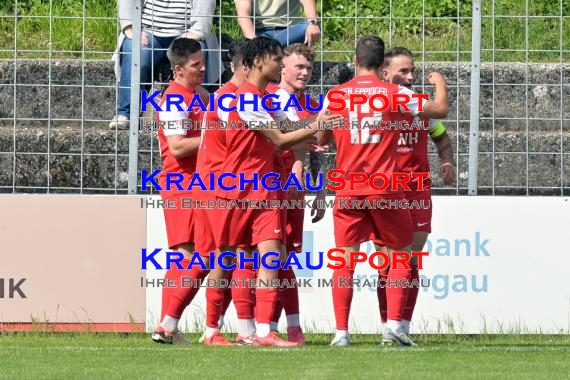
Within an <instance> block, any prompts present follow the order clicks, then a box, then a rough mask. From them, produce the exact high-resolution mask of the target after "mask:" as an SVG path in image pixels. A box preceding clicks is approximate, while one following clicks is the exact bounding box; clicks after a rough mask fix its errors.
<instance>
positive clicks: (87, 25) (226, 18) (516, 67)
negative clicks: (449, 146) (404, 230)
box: [0, 0, 570, 195]
mask: <svg viewBox="0 0 570 380" xmlns="http://www.w3.org/2000/svg"><path fill="white" fill-rule="evenodd" d="M148 1H149V0H147V2H137V1H130V2H129V3H131V4H132V5H133V6H137V7H138V9H137V12H138V13H137V12H134V13H133V14H135V15H137V18H136V19H134V20H133V29H134V30H135V31H136V30H137V28H141V27H142V29H145V26H144V22H145V21H144V20H143V18H144V17H142V14H143V12H144V7H145V6H147V7H148V5H143V3H144V4H148ZM187 4H188V5H187V6H186V7H192V2H191V1H189V2H188V3H187ZM215 5H216V6H215V8H214V7H212V11H211V12H212V14H211V15H208V14H204V15H198V16H200V17H204V18H210V17H211V20H212V29H211V32H212V33H213V35H214V36H215V40H216V41H217V46H216V47H215V48H211V47H209V46H208V47H206V49H205V51H206V52H209V53H213V55H214V57H215V58H214V59H215V60H217V61H218V62H217V63H218V64H219V65H220V67H221V69H220V70H219V71H218V72H217V75H215V76H213V77H212V78H214V79H212V78H210V80H209V82H210V83H207V85H209V86H208V87H207V88H208V89H209V90H211V91H212V90H214V89H215V88H216V87H217V85H218V84H219V83H220V82H224V81H225V80H227V79H228V77H229V75H230V73H229V71H228V67H229V65H228V60H227V47H228V45H229V42H230V41H231V40H232V39H236V38H241V37H242V32H241V30H240V27H239V26H238V17H237V14H236V10H235V4H234V2H233V1H223V2H220V1H219V0H218V3H217V4H215ZM477 7H478V8H477ZM316 10H317V14H318V17H319V25H320V31H321V38H320V39H319V40H318V42H317V43H316V44H315V46H314V48H315V51H316V53H317V61H316V62H315V65H314V71H313V78H312V80H311V82H310V85H309V87H310V92H312V93H314V94H317V93H324V92H326V91H327V90H328V89H329V88H331V87H333V86H335V85H337V84H338V83H341V82H344V81H346V80H348V79H350V78H351V76H352V75H353V74H354V65H353V64H352V60H353V55H354V48H355V46H356V42H357V40H358V38H360V37H362V36H364V35H368V34H376V35H380V36H381V37H382V38H383V39H384V40H385V41H386V45H387V47H388V48H390V47H395V46H402V47H407V48H409V49H410V50H412V51H413V52H414V54H415V58H416V62H415V63H416V67H417V69H418V75H417V80H416V88H415V89H416V90H417V91H418V92H428V93H432V92H433V88H432V87H431V86H430V85H428V84H427V82H426V75H427V74H428V73H429V72H431V71H434V70H436V71H440V72H442V73H443V74H444V75H445V77H446V79H447V81H448V90H449V94H450V113H449V115H448V117H447V119H446V120H445V121H444V122H445V125H446V129H447V131H448V133H449V135H450V137H451V139H452V141H453V149H454V153H455V160H456V163H457V169H458V178H457V182H456V183H455V185H453V186H443V184H442V183H441V182H440V181H439V178H438V176H437V171H438V169H439V162H438V157H437V153H436V151H435V148H434V146H433V145H432V144H430V162H431V166H432V177H433V180H434V193H435V194H450V195H451V194H493V195H501V194H510V195H536V194H541V195H567V194H568V193H569V192H570V191H569V189H570V185H569V184H568V179H567V178H568V177H569V175H570V157H569V153H568V152H569V149H568V144H569V141H570V140H569V139H568V133H569V129H568V128H569V123H568V117H569V115H568V112H569V111H568V109H569V107H565V104H566V103H567V102H568V100H567V99H568V97H567V96H566V95H567V94H568V92H569V86H570V85H568V84H566V83H565V82H567V81H566V79H567V76H568V72H569V70H568V68H569V67H568V64H567V62H568V58H569V52H570V50H569V45H570V39H569V38H568V33H569V32H570V20H569V19H570V2H568V1H567V0H551V1H533V0H525V1H512V0H495V1H485V2H482V4H481V2H480V1H459V0H455V1H447V2H435V1H431V0H411V1H405V2H403V1H393V0H370V1H362V0H354V1H352V2H346V1H345V2H343V1H336V0H332V1H327V2H323V1H320V2H317V3H316ZM147 11H148V9H147ZM181 12H184V10H182V9H181ZM192 12H193V8H191V9H189V10H187V11H186V12H185V13H187V14H189V15H191V14H192ZM479 14H480V17H479ZM194 17H196V15H194ZM288 17H289V18H291V19H295V17H293V16H291V15H290V16H288ZM136 20H139V21H138V22H139V23H140V24H138V25H137V21H136ZM298 20H299V21H304V20H305V17H304V16H302V15H301V16H299V17H298ZM187 21H188V23H190V22H192V21H191V20H190V18H188V20H187ZM254 22H255V20H254ZM147 23H148V20H147ZM121 29H122V28H121V26H120V22H119V19H118V9H117V3H116V2H115V1H111V0H49V1H48V0H44V1H39V0H38V1H22V0H8V1H7V2H6V4H5V5H0V36H1V37H0V68H1V69H0V192H7V193H12V192H14V193H46V192H47V193H62V192H63V193H108V194H120V193H127V192H129V176H130V179H131V181H130V182H131V186H130V189H131V193H132V192H135V191H136V192H140V191H139V189H138V188H137V186H138V185H137V184H136V183H135V181H134V178H135V177H137V176H138V177H140V169H142V168H144V169H149V170H154V169H158V168H161V159H160V152H159V146H158V142H157V139H156V130H153V129H152V127H151V124H150V122H149V121H150V120H151V119H152V118H153V116H154V115H153V114H152V113H144V114H142V115H138V113H139V112H138V111H139V109H138V108H136V107H135V109H134V111H133V112H132V113H131V125H132V126H131V130H128V129H127V130H110V129H109V127H108V124H109V122H110V120H111V119H112V118H113V117H114V116H115V115H117V113H118V112H119V108H120V104H119V103H120V102H119V100H118V98H119V91H120V86H119V84H118V82H117V80H116V77H115V73H114V64H113V62H112V61H111V60H110V58H111V55H112V53H113V52H114V50H115V48H116V46H117V36H118V35H119V34H120V33H121ZM139 41H140V35H136V33H135V35H134V36H133V41H132V42H133V46H135V48H134V50H133V59H135V61H136V62H137V63H138V64H139V70H140V69H141V65H140V64H141V62H140V57H141V55H143V54H146V53H147V52H148V51H149V50H162V51H164V50H165V49H166V47H167V45H165V46H161V47H157V46H155V45H154V44H149V45H147V46H142V47H141V48H140V50H138V49H137V46H140V44H139ZM477 46H480V49H478V48H477ZM125 54H126V53H124V54H123V57H124V56H125ZM479 57H480V61H479V59H478V58H479ZM153 59H154V58H153ZM211 62H212V61H211ZM155 63H156V62H154V61H153V62H152V66H156V65H155ZM169 74H170V73H169V69H168V65H167V64H166V63H165V62H163V64H162V65H159V67H154V69H153V70H152V71H151V74H150V76H149V77H148V78H146V79H145V78H143V79H142V80H139V77H138V76H136V75H133V76H132V80H131V83H130V88H131V89H132V91H131V95H132V94H134V95H135V98H136V97H137V96H139V95H140V92H139V91H138V90H139V89H140V88H149V86H150V87H151V88H154V89H160V88H161V87H162V86H164V85H165V84H166V81H167V79H168V77H169ZM478 74H480V83H477V81H476V80H474V79H476V78H477V77H478ZM131 100H132V98H131ZM134 100H136V99H134ZM137 102H138V101H137ZM135 103H136V102H133V104H135ZM477 107H478V108H479V110H477ZM139 116H140V118H139ZM129 152H130V153H131V154H130V155H129ZM327 159H328V161H329V162H330V164H329V167H332V166H333V163H332V162H333V161H334V152H331V153H327Z"/></svg>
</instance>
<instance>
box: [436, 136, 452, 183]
mask: <svg viewBox="0 0 570 380" xmlns="http://www.w3.org/2000/svg"><path fill="white" fill-rule="evenodd" d="M442 128H443V126H442ZM432 140H433V142H434V143H435V146H436V147H437V154H438V156H439V159H440V160H441V162H442V165H441V167H440V169H439V176H440V177H441V179H442V181H443V183H444V184H445V185H451V184H453V183H454V182H455V179H456V178H457V173H456V170H455V163H454V160H453V147H452V145H451V139H450V138H449V135H448V134H447V132H445V131H444V132H443V134H441V135H439V136H438V137H433V136H432Z"/></svg>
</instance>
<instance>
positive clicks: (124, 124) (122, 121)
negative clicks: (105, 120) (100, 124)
mask: <svg viewBox="0 0 570 380" xmlns="http://www.w3.org/2000/svg"><path fill="white" fill-rule="evenodd" d="M109 128H111V129H129V119H128V118H126V117H124V116H122V115H118V116H115V117H113V120H111V122H110V123H109Z"/></svg>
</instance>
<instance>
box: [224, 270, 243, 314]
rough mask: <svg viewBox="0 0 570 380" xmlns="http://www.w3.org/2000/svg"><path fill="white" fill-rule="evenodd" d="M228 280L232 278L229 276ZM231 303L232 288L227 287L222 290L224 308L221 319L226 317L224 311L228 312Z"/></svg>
mask: <svg viewBox="0 0 570 380" xmlns="http://www.w3.org/2000/svg"><path fill="white" fill-rule="evenodd" d="M229 278H230V279H231V278H232V276H230V277H229ZM240 285H241V284H240ZM231 303H232V288H231V287H229V286H228V287H226V288H224V308H223V310H222V317H223V316H224V315H226V311H228V307H230V304H231Z"/></svg>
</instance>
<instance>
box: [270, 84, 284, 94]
mask: <svg viewBox="0 0 570 380" xmlns="http://www.w3.org/2000/svg"><path fill="white" fill-rule="evenodd" d="M265 90H266V91H267V92H268V93H270V94H276V93H277V92H278V91H280V90H283V89H282V88H281V87H279V85H278V84H276V83H269V84H267V87H265ZM283 91H285V90H283ZM285 92H286V91H285Z"/></svg>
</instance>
